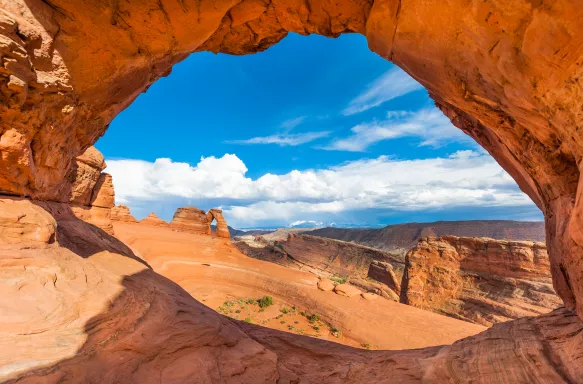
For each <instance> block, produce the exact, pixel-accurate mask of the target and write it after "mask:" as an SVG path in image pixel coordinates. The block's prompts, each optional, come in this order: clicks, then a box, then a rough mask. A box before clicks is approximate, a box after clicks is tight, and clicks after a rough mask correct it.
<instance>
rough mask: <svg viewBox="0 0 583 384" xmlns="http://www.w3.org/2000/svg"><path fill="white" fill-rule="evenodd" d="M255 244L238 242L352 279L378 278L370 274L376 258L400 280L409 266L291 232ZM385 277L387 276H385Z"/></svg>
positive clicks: (265, 256) (251, 250)
mask: <svg viewBox="0 0 583 384" xmlns="http://www.w3.org/2000/svg"><path fill="white" fill-rule="evenodd" d="M251 244H252V245H254V246H253V247H251V246H247V244H246V243H245V242H238V243H235V245H236V246H237V247H238V248H239V249H240V250H241V251H242V252H244V253H245V254H247V255H248V256H251V257H255V258H258V259H262V260H268V261H272V262H276V263H279V264H283V265H286V266H288V267H294V268H297V269H303V270H308V271H312V272H314V273H315V274H317V275H322V276H333V275H337V276H340V277H345V278H350V279H351V280H352V279H353V278H363V279H366V278H367V277H371V278H374V277H373V276H371V275H370V274H369V268H370V265H371V263H372V262H374V261H375V260H376V261H380V262H383V263H387V264H388V265H390V266H391V270H393V274H395V279H396V280H397V281H400V280H401V277H402V276H403V269H404V267H405V258H404V257H398V256H394V255H391V254H390V253H387V252H383V251H379V250H378V249H374V248H369V247H365V246H362V245H358V244H352V243H346V242H344V241H338V240H332V239H326V238H322V237H315V236H310V235H297V234H293V233H291V234H288V236H287V240H284V241H274V242H271V243H269V242H260V241H259V242H258V241H253V242H251ZM387 268H388V267H387ZM382 279H383V280H386V279H387V278H386V276H383V277H382ZM381 282H382V281H381Z"/></svg>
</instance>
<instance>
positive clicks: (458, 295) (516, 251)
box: [401, 236, 561, 326]
mask: <svg viewBox="0 0 583 384" xmlns="http://www.w3.org/2000/svg"><path fill="white" fill-rule="evenodd" d="M401 300H402V302H404V303H406V304H410V305H414V306H416V307H419V308H424V309H430V310H433V311H435V312H438V313H443V314H446V315H448V316H452V317H455V318H460V319H464V320H467V321H472V322H475V323H478V324H482V325H487V326H490V325H492V324H493V323H497V322H501V321H507V320H509V319H517V318H520V317H524V316H533V315H537V314H542V313H547V312H549V311H551V310H553V309H555V308H557V307H559V306H560V305H561V302H560V299H559V298H558V297H557V296H556V294H555V292H554V291H553V289H552V283H551V276H550V273H549V259H548V255H547V252H546V248H545V246H544V244H541V243H532V242H519V241H504V240H493V239H484V238H481V239H480V238H466V237H455V236H444V237H440V238H437V239H435V238H424V239H421V240H420V241H419V243H418V244H417V246H416V247H415V248H413V249H412V250H411V251H409V253H408V254H407V268H406V270H405V276H404V278H403V287H402V295H401Z"/></svg>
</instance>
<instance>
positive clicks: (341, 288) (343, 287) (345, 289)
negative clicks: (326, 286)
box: [334, 284, 361, 297]
mask: <svg viewBox="0 0 583 384" xmlns="http://www.w3.org/2000/svg"><path fill="white" fill-rule="evenodd" d="M334 292H336V293H337V294H339V295H340V296H346V297H352V296H357V295H360V294H361V292H360V290H359V289H358V288H356V287H354V286H352V285H350V284H338V285H337V286H335V287H334Z"/></svg>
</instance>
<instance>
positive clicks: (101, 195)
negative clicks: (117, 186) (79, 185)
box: [89, 173, 115, 208]
mask: <svg viewBox="0 0 583 384" xmlns="http://www.w3.org/2000/svg"><path fill="white" fill-rule="evenodd" d="M89 205H91V206H92V207H101V208H113V207H114V206H115V192H114V190H113V181H112V178H111V175H110V174H108V173H102V174H101V175H100V176H99V179H98V180H97V183H96V184H95V187H94V188H93V193H92V194H91V201H90V204H89Z"/></svg>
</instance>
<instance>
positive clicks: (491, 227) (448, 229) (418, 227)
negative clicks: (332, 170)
mask: <svg viewBox="0 0 583 384" xmlns="http://www.w3.org/2000/svg"><path fill="white" fill-rule="evenodd" d="M310 235H312V236H320V237H327V238H330V239H337V240H343V241H349V242H354V243H358V244H362V245H366V246H369V247H373V248H378V249H381V250H383V251H388V252H392V253H400V254H405V253H406V252H407V251H408V250H409V249H411V248H412V247H414V246H415V244H417V241H418V240H419V239H420V238H422V237H439V236H448V235H451V236H462V237H489V238H492V239H497V240H525V241H537V242H544V241H545V224H544V222H542V221H540V222H539V221H533V222H527V221H508V220H471V221H436V222H434V223H406V224H396V225H389V226H387V227H384V228H378V229H372V228H369V229H347V228H322V229H316V230H313V231H311V232H310Z"/></svg>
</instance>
